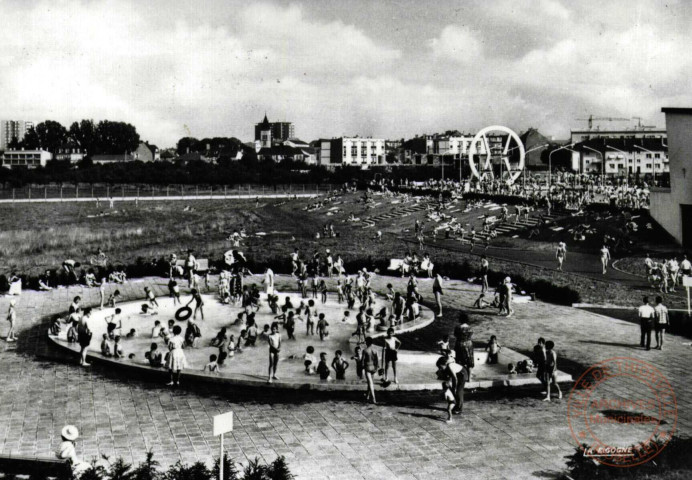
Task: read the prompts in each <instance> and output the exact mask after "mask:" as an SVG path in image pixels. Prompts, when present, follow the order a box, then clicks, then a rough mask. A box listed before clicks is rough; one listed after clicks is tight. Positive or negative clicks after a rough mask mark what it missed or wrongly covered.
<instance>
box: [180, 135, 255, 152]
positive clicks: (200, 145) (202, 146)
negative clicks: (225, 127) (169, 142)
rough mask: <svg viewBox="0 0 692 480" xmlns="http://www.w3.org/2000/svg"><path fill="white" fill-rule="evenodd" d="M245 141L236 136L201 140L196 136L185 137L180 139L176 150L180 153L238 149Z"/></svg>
mask: <svg viewBox="0 0 692 480" xmlns="http://www.w3.org/2000/svg"><path fill="white" fill-rule="evenodd" d="M242 145H243V142H241V141H240V140H238V139H237V138H235V137H213V138H203V139H201V140H199V139H197V138H195V137H183V138H181V139H180V140H178V143H177V144H176V147H175V150H176V152H177V153H178V155H184V154H186V153H204V152H209V151H212V152H218V151H223V150H228V149H233V150H236V151H237V149H238V148H240V147H242Z"/></svg>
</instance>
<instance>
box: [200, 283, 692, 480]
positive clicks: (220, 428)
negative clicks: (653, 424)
mask: <svg viewBox="0 0 692 480" xmlns="http://www.w3.org/2000/svg"><path fill="white" fill-rule="evenodd" d="M688 292H689V290H688ZM232 431H233V412H227V413H222V414H221V415H216V416H215V417H214V430H213V434H214V436H215V437H216V436H217V435H221V455H219V480H223V459H224V455H223V434H224V433H228V432H232Z"/></svg>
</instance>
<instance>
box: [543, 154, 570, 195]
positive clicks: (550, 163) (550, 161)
mask: <svg viewBox="0 0 692 480" xmlns="http://www.w3.org/2000/svg"><path fill="white" fill-rule="evenodd" d="M573 146H574V144H573V143H570V144H569V145H563V146H561V147H560V148H556V149H555V150H553V151H552V152H550V153H549V154H548V193H550V187H552V186H553V153H555V152H557V151H558V150H569V151H570V152H574V150H572V149H571V148H570V147H573Z"/></svg>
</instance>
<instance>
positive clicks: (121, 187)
mask: <svg viewBox="0 0 692 480" xmlns="http://www.w3.org/2000/svg"><path fill="white" fill-rule="evenodd" d="M120 196H121V197H122V198H125V185H120Z"/></svg>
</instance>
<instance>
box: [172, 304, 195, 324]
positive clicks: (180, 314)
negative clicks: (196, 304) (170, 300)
mask: <svg viewBox="0 0 692 480" xmlns="http://www.w3.org/2000/svg"><path fill="white" fill-rule="evenodd" d="M191 316H192V309H191V308H190V307H181V308H179V309H178V311H177V312H175V319H176V320H178V321H179V322H184V321H185V320H187V319H188V318H190V317H191Z"/></svg>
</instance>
